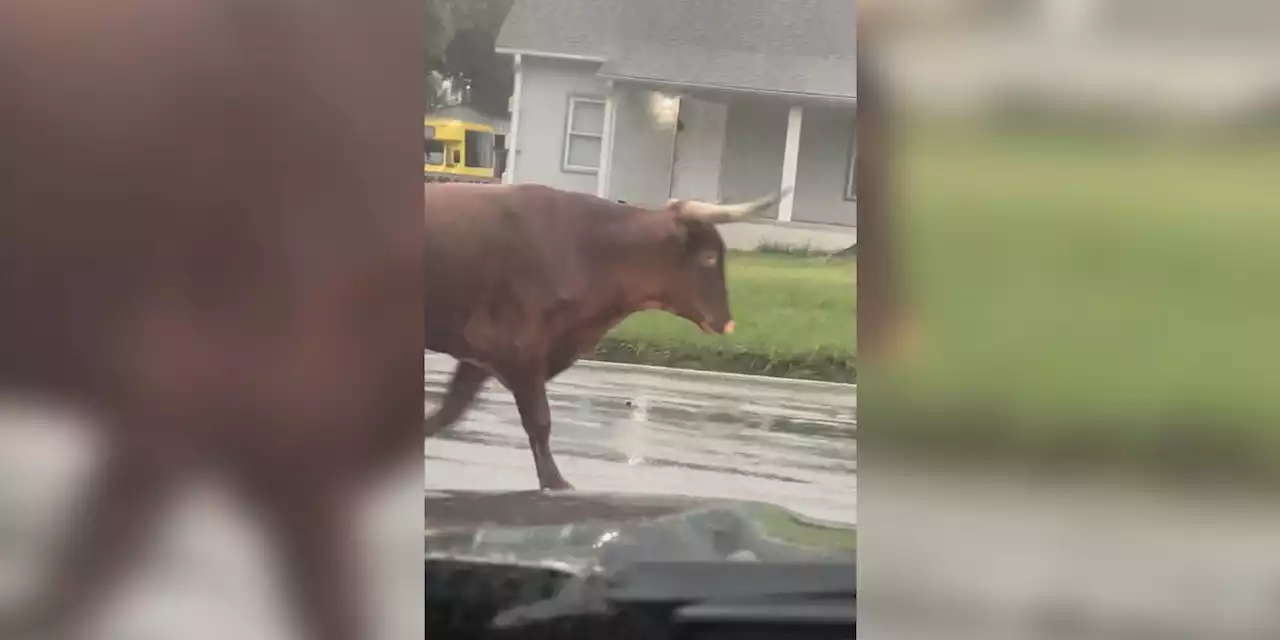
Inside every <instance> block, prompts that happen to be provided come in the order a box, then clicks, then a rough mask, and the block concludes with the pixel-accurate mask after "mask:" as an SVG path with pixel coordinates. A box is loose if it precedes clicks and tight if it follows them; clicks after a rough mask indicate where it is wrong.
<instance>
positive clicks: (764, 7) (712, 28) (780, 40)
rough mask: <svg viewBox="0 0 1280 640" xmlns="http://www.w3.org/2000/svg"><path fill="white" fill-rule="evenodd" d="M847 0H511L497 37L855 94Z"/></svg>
mask: <svg viewBox="0 0 1280 640" xmlns="http://www.w3.org/2000/svg"><path fill="white" fill-rule="evenodd" d="M854 19H855V18H854V2H853V0H643V1H638V0H516V3H515V5H514V7H513V9H512V11H511V14H510V15H509V16H508V18H507V22H506V24H504V25H503V29H502V32H501V34H500V35H499V37H498V46H499V47H501V48H504V49H518V50H527V51H537V52H543V53H553V54H562V55H564V54H567V55H572V56H582V57H589V58H598V59H600V60H602V61H604V62H605V64H604V66H603V67H602V68H601V70H600V73H601V74H602V75H605V76H609V77H616V78H623V79H632V80H641V81H650V82H658V83H673V84H687V85H693V86H704V87H713V88H724V89H736V90H746V91H755V92H769V93H787V94H801V95H813V96H821V97H835V98H846V99H852V98H854V97H855V96H856V95H857V74H856V71H855V63H856V60H857V51H856V39H855V36H854Z"/></svg>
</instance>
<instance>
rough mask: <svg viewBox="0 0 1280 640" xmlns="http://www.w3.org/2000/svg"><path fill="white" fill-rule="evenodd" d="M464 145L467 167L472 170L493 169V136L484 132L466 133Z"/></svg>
mask: <svg viewBox="0 0 1280 640" xmlns="http://www.w3.org/2000/svg"><path fill="white" fill-rule="evenodd" d="M464 144H465V145H466V147H467V159H466V162H467V166H468V167H470V168H472V169H492V168H493V134H492V133H486V132H484V131H468V132H467V133H466V140H465V142H464Z"/></svg>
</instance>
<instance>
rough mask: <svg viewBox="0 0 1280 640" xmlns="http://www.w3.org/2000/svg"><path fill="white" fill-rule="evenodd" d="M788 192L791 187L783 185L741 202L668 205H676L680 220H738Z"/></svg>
mask: <svg viewBox="0 0 1280 640" xmlns="http://www.w3.org/2000/svg"><path fill="white" fill-rule="evenodd" d="M789 193H791V187H785V188H783V189H782V190H781V191H778V192H777V193H774V194H773V195H769V196H765V197H763V198H758V199H756V200H752V201H750V202H743V203H741V204H715V203H712V202H701V201H699V200H676V201H672V202H669V203H668V206H675V207H676V217H677V218H679V219H681V220H689V221H692V222H703V223H706V224H720V223H722V222H733V221H735V220H740V219H742V218H746V217H748V216H752V215H755V214H757V213H759V212H761V211H764V210H765V209H768V208H769V207H772V206H773V205H775V204H777V203H778V202H779V201H780V200H782V199H783V198H785V197H786V196H787V194H789Z"/></svg>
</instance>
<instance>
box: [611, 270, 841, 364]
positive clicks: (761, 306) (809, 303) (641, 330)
mask: <svg viewBox="0 0 1280 640" xmlns="http://www.w3.org/2000/svg"><path fill="white" fill-rule="evenodd" d="M726 266H727V269H726V271H727V278H728V284H729V300H730V304H731V305H732V308H733V316H734V320H735V323H736V325H737V330H736V331H735V332H734V333H733V335H730V336H715V335H706V334H703V333H702V332H701V331H699V330H698V328H697V327H695V326H693V324H692V323H690V322H688V321H687V320H684V319H681V318H677V317H675V316H673V315H671V314H668V313H665V312H661V311H645V312H642V313H637V314H635V315H633V316H631V317H630V318H628V319H627V320H626V321H625V322H623V323H622V324H621V325H619V326H618V327H617V328H616V329H614V330H613V331H612V332H610V334H609V335H608V336H606V337H605V339H604V340H603V341H602V342H601V344H600V346H599V348H598V349H597V351H596V354H595V357H596V358H597V359H601V360H612V361H620V362H634V363H639V364H653V365H663V366H675V367H683V368H689V369H703V370H712V371H730V372H736V373H752V374H760V375H772V376H779V377H788V378H805V379H812V380H829V381H835V382H853V381H854V380H855V379H856V376H857V371H856V367H855V355H856V351H857V347H856V343H857V336H856V333H857V332H856V327H857V322H856V317H855V316H856V314H857V302H856V283H857V265H856V263H855V262H854V261H853V260H834V259H830V258H827V257H803V256H794V255H787V254H762V253H739V252H732V253H730V255H729V259H728V262H727V265H726Z"/></svg>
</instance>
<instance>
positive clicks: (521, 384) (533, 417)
mask: <svg viewBox="0 0 1280 640" xmlns="http://www.w3.org/2000/svg"><path fill="white" fill-rule="evenodd" d="M504 377H505V378H507V380H508V381H509V383H508V386H509V388H510V389H511V395H513V396H515V399H516V408H517V409H519V411H520V422H521V423H523V424H524V432H525V434H526V435H528V436H529V448H530V449H531V450H532V451H533V464H534V466H535V467H536V468H537V470H538V485H539V486H540V487H541V488H542V489H572V488H573V485H571V484H569V481H567V480H565V479H564V476H563V475H561V474H560V468H559V467H557V466H556V459H555V457H554V456H552V455H551V408H550V407H549V406H548V404H547V381H546V380H545V379H544V378H543V377H541V376H529V375H527V374H526V375H523V376H504Z"/></svg>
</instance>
